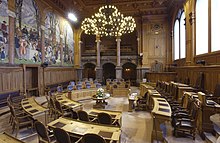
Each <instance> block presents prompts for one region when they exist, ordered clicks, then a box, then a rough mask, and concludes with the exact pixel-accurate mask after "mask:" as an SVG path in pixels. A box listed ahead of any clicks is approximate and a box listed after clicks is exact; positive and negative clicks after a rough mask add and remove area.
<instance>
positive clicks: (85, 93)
mask: <svg viewBox="0 0 220 143" xmlns="http://www.w3.org/2000/svg"><path fill="white" fill-rule="evenodd" d="M96 92H97V88H90V89H81V90H72V93H71V98H70V99H72V100H75V101H79V100H83V99H88V98H90V99H91V98H92V96H93V95H95V94H96Z"/></svg>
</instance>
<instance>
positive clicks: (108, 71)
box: [102, 63, 116, 84]
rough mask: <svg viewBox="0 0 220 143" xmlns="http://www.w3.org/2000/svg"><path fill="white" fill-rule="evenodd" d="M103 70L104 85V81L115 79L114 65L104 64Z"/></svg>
mask: <svg viewBox="0 0 220 143" xmlns="http://www.w3.org/2000/svg"><path fill="white" fill-rule="evenodd" d="M102 68H103V82H104V84H106V79H115V78H116V74H115V65H114V64H112V63H106V64H104V65H103V66H102Z"/></svg>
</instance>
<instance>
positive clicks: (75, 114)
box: [70, 110, 78, 119]
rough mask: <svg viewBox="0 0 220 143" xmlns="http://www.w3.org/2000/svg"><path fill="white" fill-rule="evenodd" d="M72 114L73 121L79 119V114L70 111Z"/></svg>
mask: <svg viewBox="0 0 220 143" xmlns="http://www.w3.org/2000/svg"><path fill="white" fill-rule="evenodd" d="M70 111H71V114H72V119H78V114H77V112H76V111H73V110H70Z"/></svg>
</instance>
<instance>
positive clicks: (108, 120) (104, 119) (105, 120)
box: [97, 112, 118, 125]
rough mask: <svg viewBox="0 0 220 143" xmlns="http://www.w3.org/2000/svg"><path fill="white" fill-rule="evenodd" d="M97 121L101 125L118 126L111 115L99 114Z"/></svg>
mask: <svg viewBox="0 0 220 143" xmlns="http://www.w3.org/2000/svg"><path fill="white" fill-rule="evenodd" d="M97 119H98V122H99V123H100V124H106V125H118V124H117V120H112V116H111V115H109V114H108V113H104V112H101V113H98V116H97Z"/></svg>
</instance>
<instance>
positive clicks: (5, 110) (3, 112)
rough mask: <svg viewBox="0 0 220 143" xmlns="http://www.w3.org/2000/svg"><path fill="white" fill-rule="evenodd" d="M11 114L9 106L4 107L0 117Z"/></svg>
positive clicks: (1, 109)
mask: <svg viewBox="0 0 220 143" xmlns="http://www.w3.org/2000/svg"><path fill="white" fill-rule="evenodd" d="M9 112H10V110H9V108H8V106H4V107H1V108H0V116H2V115H4V114H7V113H9Z"/></svg>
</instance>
